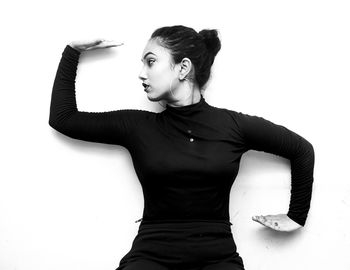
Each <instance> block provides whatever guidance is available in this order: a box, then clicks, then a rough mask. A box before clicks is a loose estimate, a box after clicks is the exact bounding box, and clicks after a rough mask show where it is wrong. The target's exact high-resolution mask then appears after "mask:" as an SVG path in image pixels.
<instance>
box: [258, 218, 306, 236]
mask: <svg viewBox="0 0 350 270" xmlns="http://www.w3.org/2000/svg"><path fill="white" fill-rule="evenodd" d="M252 219H253V220H254V221H256V222H259V223H260V224H262V225H264V226H266V227H268V228H270V229H273V230H276V231H281V232H291V231H294V230H297V229H299V228H301V227H302V226H301V225H300V224H298V223H296V222H295V221H293V220H292V219H290V218H289V217H288V216H287V215H286V214H279V215H267V216H253V217H252Z"/></svg>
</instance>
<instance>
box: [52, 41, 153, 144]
mask: <svg viewBox="0 0 350 270" xmlns="http://www.w3.org/2000/svg"><path fill="white" fill-rule="evenodd" d="M80 54H81V53H80V52H79V51H77V50H75V49H74V48H72V47H70V46H69V45H67V46H66V47H65V49H64V51H63V53H62V58H61V61H60V63H59V66H58V69H57V73H56V77H55V81H54V84H53V89H52V95H51V106H50V118H49V125H50V126H51V127H52V128H54V129H55V130H57V131H59V132H61V133H62V134H65V135H67V136H69V137H71V138H74V139H79V140H85V141H91V142H99V143H107V144H117V145H121V146H124V147H126V148H128V146H129V143H130V134H131V133H132V132H133V128H134V127H135V126H137V124H138V121H140V120H141V119H142V117H144V116H145V115H146V114H147V113H151V112H148V111H144V110H137V109H124V110H115V111H108V112H82V111H78V109H77V103H76V97H75V78H76V71H77V66H78V62H79V56H80Z"/></svg>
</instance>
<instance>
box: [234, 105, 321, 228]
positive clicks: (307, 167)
mask: <svg viewBox="0 0 350 270" xmlns="http://www.w3.org/2000/svg"><path fill="white" fill-rule="evenodd" d="M231 113H233V114H234V117H235V120H236V124H237V126H238V129H239V132H240V134H241V137H242V141H243V142H244V144H245V147H246V149H247V150H249V149H252V150H257V151H264V152H267V153H271V154H275V155H278V156H281V157H284V158H287V159H289V160H290V163H291V198H290V204H289V211H288V214H287V215H288V217H289V218H291V219H292V220H294V221H295V222H297V223H298V224H300V225H302V226H304V225H305V222H306V218H307V215H308V211H309V208H310V201H311V194H312V184H313V180H314V179H313V170H314V162H315V154H314V149H313V146H312V144H311V143H310V142H309V141H307V140H306V139H305V138H303V137H302V136H300V135H298V134H296V133H295V132H293V131H291V130H289V129H288V128H286V127H284V126H282V125H278V124H275V123H273V122H271V121H269V120H266V119H264V118H263V117H259V116H254V115H248V114H244V113H241V112H235V113H234V112H231Z"/></svg>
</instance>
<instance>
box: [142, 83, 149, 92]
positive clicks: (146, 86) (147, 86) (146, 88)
mask: <svg viewBox="0 0 350 270" xmlns="http://www.w3.org/2000/svg"><path fill="white" fill-rule="evenodd" d="M142 86H143V87H144V88H145V91H146V90H148V88H149V85H148V84H146V83H142Z"/></svg>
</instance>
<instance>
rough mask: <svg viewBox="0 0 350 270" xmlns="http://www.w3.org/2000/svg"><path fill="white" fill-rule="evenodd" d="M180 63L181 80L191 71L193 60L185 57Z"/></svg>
mask: <svg viewBox="0 0 350 270" xmlns="http://www.w3.org/2000/svg"><path fill="white" fill-rule="evenodd" d="M179 65H180V70H179V80H180V81H182V80H183V79H185V78H186V76H187V75H188V74H189V73H190V72H191V69H192V62H191V60H190V59H188V58H187V57H185V58H184V59H182V61H181V63H180V64H179Z"/></svg>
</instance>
